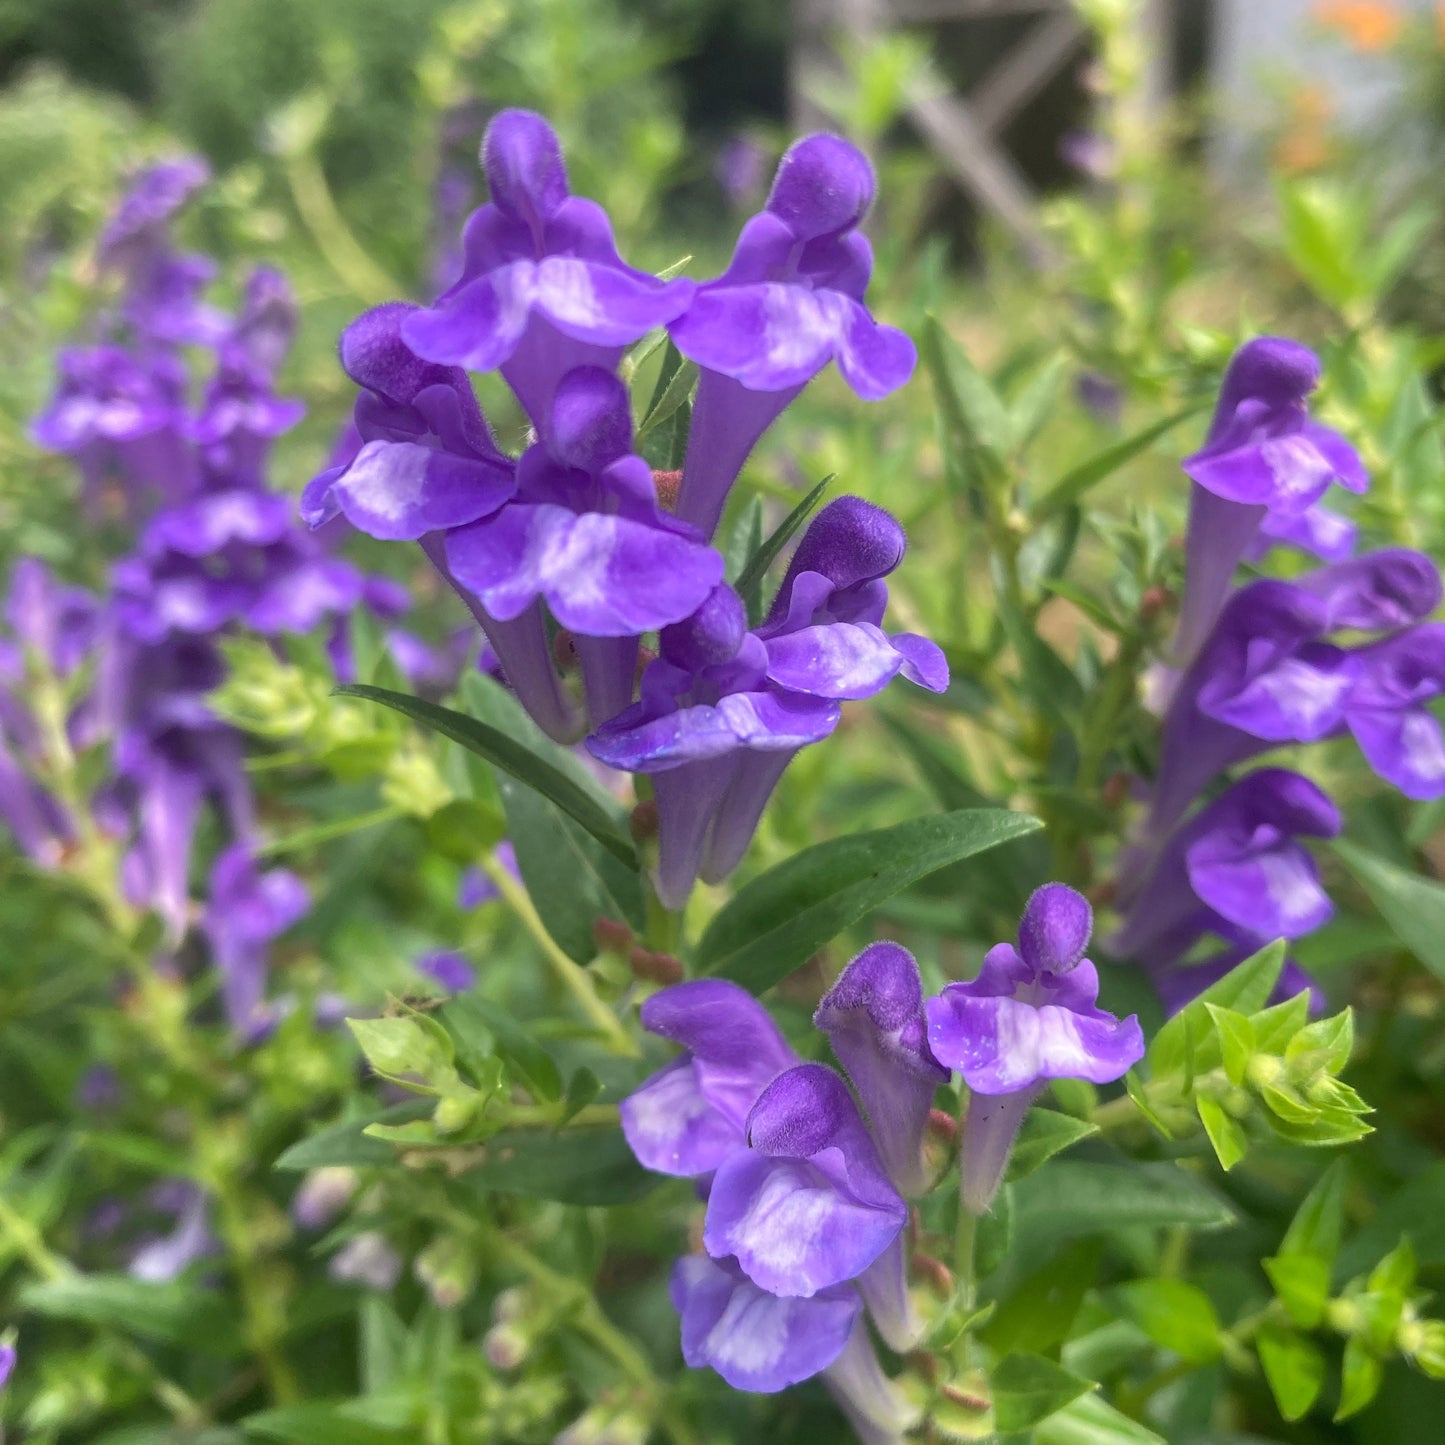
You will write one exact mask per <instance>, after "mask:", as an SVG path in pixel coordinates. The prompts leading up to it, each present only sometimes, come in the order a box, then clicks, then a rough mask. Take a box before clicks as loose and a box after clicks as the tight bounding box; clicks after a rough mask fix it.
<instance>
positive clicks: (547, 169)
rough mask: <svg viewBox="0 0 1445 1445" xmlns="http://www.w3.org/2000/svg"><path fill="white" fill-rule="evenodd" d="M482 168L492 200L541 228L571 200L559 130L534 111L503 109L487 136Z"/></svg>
mask: <svg viewBox="0 0 1445 1445" xmlns="http://www.w3.org/2000/svg"><path fill="white" fill-rule="evenodd" d="M482 169H483V170H484V171H485V172H486V176H487V185H488V186H489V187H490V189H491V193H492V201H493V202H494V204H495V205H496V206H497V208H498V209H499V210H501V211H503V212H505V213H506V214H507V215H509V216H515V217H517V218H518V219H519V220H523V221H525V222H526V223H527V224H528V225H529V226H531V227H533V228H534V229H538V228H540V227H541V225H542V224H543V223H545V222H546V221H547V220H548V218H549V217H551V216H552V214H553V213H554V212H555V211H556V210H557V208H558V207H559V206H560V205H561V204H562V203H563V201H565V200H566V199H567V168H566V166H565V165H564V163H563V161H562V148H561V146H559V145H558V143H557V135H556V132H555V131H553V129H552V127H551V126H550V125H548V124H547V122H546V121H545V120H543V119H542V117H541V116H540V115H538V114H537V113H536V112H535V111H531V110H504V111H502V112H501V114H500V115H498V116H497V117H496V118H495V119H494V120H493V121H492V123H491V124H490V125H489V126H488V127H487V133H486V135H485V136H483V138H482Z"/></svg>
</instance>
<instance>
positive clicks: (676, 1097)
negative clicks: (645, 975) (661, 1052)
mask: <svg viewBox="0 0 1445 1445" xmlns="http://www.w3.org/2000/svg"><path fill="white" fill-rule="evenodd" d="M641 1016H642V1026H643V1027H644V1028H645V1029H647V1030H649V1031H650V1032H651V1033H655V1034H660V1035H661V1036H662V1037H663V1038H665V1039H671V1040H672V1041H673V1042H674V1043H678V1044H681V1045H682V1046H683V1048H684V1049H685V1050H686V1052H685V1053H684V1054H683V1055H682V1057H681V1058H679V1059H675V1060H674V1061H673V1062H672V1063H671V1064H669V1065H668V1066H667V1067H666V1068H665V1069H663V1070H661V1071H660V1072H659V1073H656V1074H654V1075H653V1076H652V1077H651V1078H650V1079H648V1080H647V1082H646V1083H645V1084H643V1085H642V1086H641V1088H639V1089H637V1090H635V1091H634V1092H633V1093H631V1094H629V1095H628V1096H627V1097H626V1098H625V1099H624V1100H623V1101H622V1105H621V1114H622V1132H623V1134H624V1135H626V1137H627V1142H628V1145H629V1146H630V1147H631V1149H632V1152H633V1153H634V1154H635V1155H636V1156H637V1159H638V1162H639V1163H640V1164H642V1166H643V1167H644V1168H646V1169H653V1170H656V1171H657V1172H658V1173H659V1174H678V1175H683V1176H686V1177H690V1176H695V1175H700V1174H710V1173H712V1171H713V1170H715V1169H716V1168H718V1166H719V1165H720V1164H721V1163H722V1162H723V1161H724V1160H725V1159H726V1158H727V1157H728V1156H729V1155H731V1154H734V1153H736V1152H737V1151H738V1150H741V1149H745V1148H746V1146H747V1136H746V1133H745V1132H744V1131H745V1125H746V1123H747V1118H748V1113H749V1111H750V1110H751V1109H752V1107H753V1104H754V1102H755V1101H756V1099H757V1097H758V1095H759V1094H761V1093H762V1091H763V1090H764V1089H765V1088H766V1087H767V1085H768V1084H769V1083H770V1082H771V1081H772V1080H773V1079H774V1078H776V1077H777V1076H778V1075H779V1074H781V1073H782V1072H783V1071H784V1070H785V1069H790V1068H792V1067H793V1065H794V1064H796V1063H797V1061H798V1060H797V1055H796V1054H794V1053H793V1051H792V1049H790V1048H789V1047H788V1044H787V1042H786V1041H785V1040H784V1038H783V1036H782V1034H780V1033H779V1032H778V1027H777V1025H776V1024H775V1023H774V1022H773V1021H772V1019H771V1018H769V1017H768V1013H767V1010H766V1009H764V1008H763V1006H762V1005H761V1004H760V1003H759V1002H758V1001H757V1000H756V999H755V998H753V997H752V995H751V994H749V993H747V992H746V991H745V990H743V989H741V988H739V987H738V986H737V985H736V984H735V983H729V982H727V981H726V980H725V979H710V978H704V979H695V980H693V981H692V982H690V983H680V984H676V985H674V986H673V987H672V988H666V989H663V990H662V992H661V993H656V994H654V995H653V996H652V997H651V998H650V999H648V1000H647V1001H646V1002H645V1003H644V1004H643V1005H642V1014H641Z"/></svg>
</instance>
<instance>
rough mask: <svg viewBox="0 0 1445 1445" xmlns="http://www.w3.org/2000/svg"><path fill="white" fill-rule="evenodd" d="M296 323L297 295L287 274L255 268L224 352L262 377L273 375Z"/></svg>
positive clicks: (261, 267) (248, 279) (264, 268)
mask: <svg viewBox="0 0 1445 1445" xmlns="http://www.w3.org/2000/svg"><path fill="white" fill-rule="evenodd" d="M298 324H299V318H298V316H297V313H296V296H295V293H294V292H293V291H292V290H291V283H290V281H288V280H287V279H286V273H285V272H284V271H278V270H277V269H276V268H275V267H274V266H257V267H256V269H255V270H254V271H252V272H251V274H250V275H249V276H248V277H247V278H246V290H245V295H244V297H243V299H242V302H241V314H240V316H239V317H237V318H236V323H235V325H234V326H233V327H232V328H231V331H230V334H229V336H228V337H227V338H226V345H227V349H228V350H231V351H233V352H236V353H239V354H240V355H241V356H242V357H244V358H245V359H246V361H247V362H249V363H250V364H251V366H253V367H255V368H257V369H259V371H260V372H261V373H262V374H263V375H264V376H267V377H272V376H275V374H276V372H277V371H278V370H279V369H280V366H281V363H282V361H284V360H285V358H286V353H287V352H288V351H289V350H290V349H291V342H292V340H293V339H294V338H295V335H296V328H297V326H298Z"/></svg>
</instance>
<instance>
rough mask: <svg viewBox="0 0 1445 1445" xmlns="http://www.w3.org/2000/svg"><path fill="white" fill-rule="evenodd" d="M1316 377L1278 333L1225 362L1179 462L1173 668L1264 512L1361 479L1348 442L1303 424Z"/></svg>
mask: <svg viewBox="0 0 1445 1445" xmlns="http://www.w3.org/2000/svg"><path fill="white" fill-rule="evenodd" d="M1319 379H1320V364H1319V360H1318V358H1317V357H1316V356H1315V355H1314V353H1313V352H1312V351H1310V350H1308V349H1307V348H1306V347H1303V346H1301V345H1300V344H1299V343H1298V342H1294V341H1288V340H1285V339H1284V338H1282V337H1275V336H1264V337H1258V338H1256V339H1255V340H1253V341H1249V342H1246V343H1245V345H1243V346H1242V347H1240V349H1239V350H1238V351H1237V352H1236V353H1235V355H1234V358H1233V360H1232V361H1231V362H1230V364H1229V370H1228V371H1227V372H1226V373H1225V377H1224V383H1223V385H1222V386H1221V388H1220V392H1219V402H1218V405H1217V406H1216V408H1215V412H1214V420H1213V422H1212V423H1211V424H1210V428H1209V435H1208V436H1207V437H1206V438H1205V444H1204V447H1203V449H1202V450H1200V451H1198V452H1196V453H1195V454H1194V455H1193V456H1191V457H1188V458H1186V459H1185V462H1184V470H1185V472H1186V473H1187V474H1188V476H1189V477H1190V478H1191V480H1192V482H1193V487H1192V488H1191V492H1190V503H1189V529H1188V534H1187V536H1186V539H1185V551H1186V565H1187V571H1186V577H1185V588H1184V599H1183V602H1182V604H1181V608H1180V618H1179V633H1178V636H1177V637H1176V639H1175V643H1174V652H1175V657H1176V661H1177V662H1178V664H1179V665H1181V666H1182V665H1185V664H1187V663H1188V662H1189V661H1190V660H1191V659H1192V658H1193V657H1194V655H1195V653H1196V652H1198V650H1199V648H1200V647H1201V646H1202V645H1203V643H1204V640H1205V638H1206V637H1207V636H1208V633H1209V629H1210V628H1211V627H1212V626H1213V624H1214V620H1215V618H1216V617H1217V616H1218V615H1219V610H1220V608H1221V606H1222V605H1223V602H1224V598H1225V594H1226V593H1227V592H1228V589H1229V584H1230V580H1231V579H1232V577H1233V576H1234V570H1235V568H1236V566H1237V565H1238V564H1239V561H1240V559H1241V557H1243V555H1244V553H1245V551H1246V550H1247V549H1248V548H1249V546H1250V544H1251V543H1252V542H1253V541H1254V539H1255V537H1256V535H1257V533H1258V532H1259V530H1260V527H1261V525H1262V524H1263V522H1264V521H1265V518H1266V517H1267V516H1273V517H1274V518H1276V519H1283V518H1288V517H1297V516H1300V515H1301V514H1303V513H1306V512H1308V511H1309V510H1310V509H1311V508H1312V507H1313V506H1314V505H1315V504H1316V503H1317V502H1318V501H1319V500H1320V498H1321V497H1322V496H1323V495H1324V494H1325V492H1326V491H1327V490H1328V488H1329V486H1330V484H1331V482H1339V483H1340V485H1341V486H1344V487H1346V488H1348V489H1349V490H1350V491H1355V492H1362V491H1364V490H1365V488H1366V487H1367V486H1368V484H1369V479H1368V477H1367V475H1366V473H1365V469H1364V465H1363V464H1362V463H1361V461H1360V458H1359V456H1358V455H1357V454H1356V453H1355V451H1354V449H1353V448H1352V447H1351V446H1350V444H1349V443H1348V442H1347V441H1345V439H1344V438H1343V437H1341V436H1340V435H1339V434H1338V433H1336V432H1333V431H1331V430H1329V428H1328V427H1323V426H1320V425H1319V424H1318V423H1317V422H1312V421H1311V420H1310V417H1309V410H1308V407H1307V405H1306V398H1307V397H1308V396H1309V394H1310V392H1312V391H1313V390H1314V389H1315V387H1316V386H1317V385H1318V383H1319ZM1274 525H1279V522H1278V520H1277V521H1276V522H1275V523H1274Z"/></svg>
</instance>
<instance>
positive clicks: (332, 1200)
mask: <svg viewBox="0 0 1445 1445" xmlns="http://www.w3.org/2000/svg"><path fill="white" fill-rule="evenodd" d="M356 1186H357V1176H356V1170H354V1169H349V1168H347V1167H346V1166H345V1165H341V1164H332V1165H327V1166H326V1167H324V1168H321V1169H311V1170H308V1171H307V1173H306V1175H305V1177H304V1178H303V1179H302V1180H301V1183H300V1185H299V1186H298V1187H297V1190H296V1193H295V1195H294V1196H293V1197H292V1200H291V1217H292V1218H293V1219H294V1220H295V1221H296V1223H297V1224H298V1225H300V1226H301V1228H302V1229H325V1228H326V1226H327V1225H328V1224H330V1223H331V1222H332V1221H333V1220H334V1219H336V1218H337V1217H338V1216H339V1215H340V1214H341V1211H342V1210H343V1209H345V1208H346V1206H347V1205H348V1204H349V1203H350V1202H351V1199H352V1196H353V1195H355V1193H356Z"/></svg>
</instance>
